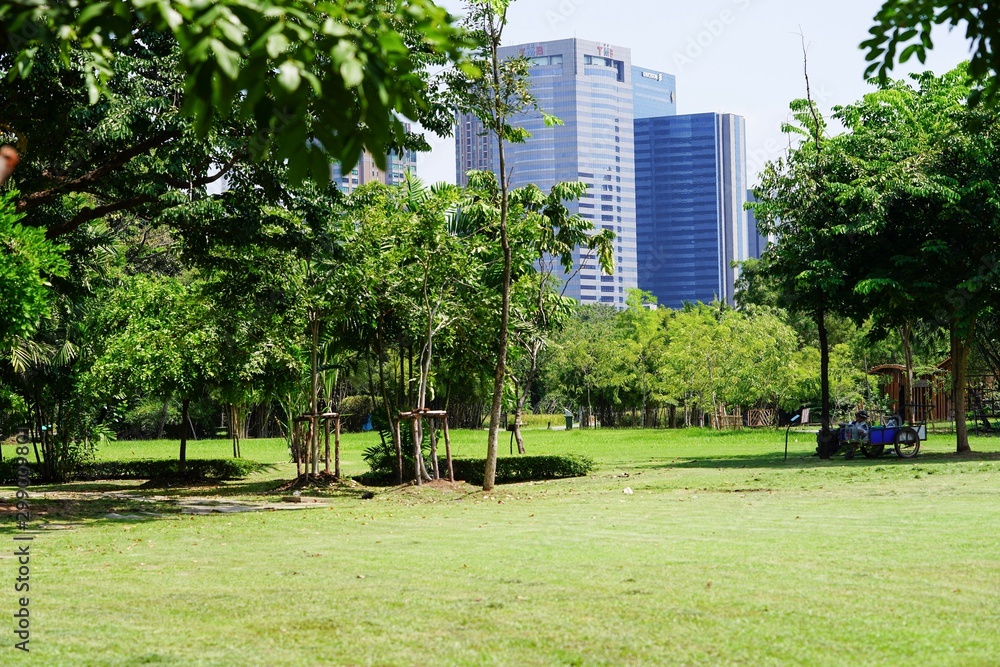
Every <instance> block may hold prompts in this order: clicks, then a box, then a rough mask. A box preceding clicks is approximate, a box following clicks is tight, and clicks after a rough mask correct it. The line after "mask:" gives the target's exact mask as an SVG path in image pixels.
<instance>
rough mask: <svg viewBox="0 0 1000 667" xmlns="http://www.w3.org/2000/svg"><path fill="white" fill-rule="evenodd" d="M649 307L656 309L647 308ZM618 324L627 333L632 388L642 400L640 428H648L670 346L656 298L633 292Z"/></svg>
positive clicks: (640, 404)
mask: <svg viewBox="0 0 1000 667" xmlns="http://www.w3.org/2000/svg"><path fill="white" fill-rule="evenodd" d="M648 304H650V305H652V306H653V308H652V309H650V308H647V305H648ZM618 320H619V326H621V327H622V329H623V330H624V331H625V335H626V350H627V353H628V356H629V360H630V361H631V366H632V384H633V387H634V388H635V393H636V394H638V397H639V405H638V407H639V414H640V424H641V426H642V427H643V428H645V427H646V420H647V416H648V415H647V413H648V406H649V403H650V401H651V399H652V398H653V396H654V395H656V394H657V393H659V390H660V389H661V386H662V381H663V378H662V373H661V370H662V366H663V363H662V362H663V355H664V354H665V353H666V347H667V342H668V338H667V327H666V322H665V320H664V317H663V315H662V314H661V312H660V310H659V309H658V308H657V307H656V297H654V296H653V295H652V294H650V293H648V292H642V291H640V290H629V295H628V309H627V310H625V311H623V312H622V313H621V315H619V318H618Z"/></svg>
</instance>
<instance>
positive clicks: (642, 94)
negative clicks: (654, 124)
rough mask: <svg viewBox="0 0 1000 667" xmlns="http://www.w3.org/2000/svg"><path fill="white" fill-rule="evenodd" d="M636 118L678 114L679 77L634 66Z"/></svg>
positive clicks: (633, 88)
mask: <svg viewBox="0 0 1000 667" xmlns="http://www.w3.org/2000/svg"><path fill="white" fill-rule="evenodd" d="M632 99H633V106H634V109H635V114H634V116H635V118H656V117H659V116H676V115H677V77H675V76H674V75H673V74H667V73H666V72H657V71H656V70H652V69H647V68H645V67H635V66H633V67H632Z"/></svg>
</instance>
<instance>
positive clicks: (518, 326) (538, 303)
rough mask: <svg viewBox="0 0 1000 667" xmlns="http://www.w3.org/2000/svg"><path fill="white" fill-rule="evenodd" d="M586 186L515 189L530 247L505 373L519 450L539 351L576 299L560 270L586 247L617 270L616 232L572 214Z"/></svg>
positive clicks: (522, 238)
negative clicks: (510, 387)
mask: <svg viewBox="0 0 1000 667" xmlns="http://www.w3.org/2000/svg"><path fill="white" fill-rule="evenodd" d="M586 188H587V186H586V184H584V183H557V184H556V185H554V186H553V187H552V188H551V190H550V191H549V192H548V194H545V193H543V192H542V191H541V190H540V189H539V188H538V187H536V186H534V185H528V186H525V187H523V188H518V189H517V190H515V191H514V192H513V193H511V200H512V202H513V203H514V211H516V212H517V215H518V218H517V220H516V221H515V222H514V224H513V234H512V236H513V238H514V239H515V243H516V245H517V247H518V248H520V249H521V252H519V253H518V254H519V255H523V254H524V251H525V249H528V250H530V251H532V254H531V255H526V256H519V257H518V262H517V266H518V271H517V274H518V275H515V276H512V278H513V279H514V280H515V281H516V282H515V283H514V287H513V298H512V310H511V319H512V324H511V337H512V340H513V342H514V349H512V352H513V353H514V355H513V356H514V359H513V362H514V363H512V364H509V366H510V367H509V368H508V371H507V372H508V375H509V377H510V379H511V381H512V382H513V385H514V387H513V389H514V425H513V428H514V431H513V432H514V438H515V439H516V440H517V448H518V451H519V452H520V453H521V454H523V453H524V451H525V450H524V438H523V437H522V435H521V416H522V414H523V411H524V406H525V403H526V402H527V401H528V400H529V399H530V397H531V392H532V389H533V388H534V385H535V382H536V380H537V379H538V370H539V368H538V363H539V355H540V354H541V352H542V350H543V349H544V348H545V346H546V345H547V344H548V339H549V337H550V335H551V333H552V332H553V331H556V330H558V329H559V327H561V326H562V324H563V322H564V321H565V319H566V316H567V315H568V314H569V313H570V312H572V308H573V305H574V303H575V302H574V300H573V299H570V298H568V297H566V296H565V288H566V285H567V284H568V281H564V280H562V277H561V276H560V275H557V271H559V272H560V273H561V274H571V272H572V271H573V264H574V260H575V258H574V253H575V252H576V251H577V249H578V248H586V249H587V251H588V255H590V256H591V257H592V258H593V261H595V262H596V263H597V264H598V265H599V266H600V268H601V270H602V271H603V272H604V273H606V274H608V275H611V274H612V273H613V271H614V256H613V247H612V244H613V242H614V239H615V235H614V232H612V231H610V230H601V231H600V232H596V231H595V230H594V225H593V223H591V222H589V221H587V220H585V219H584V218H583V217H581V216H579V215H571V214H570V212H569V209H568V208H567V207H566V202H569V201H575V200H577V199H579V198H580V197H582V196H583V195H584V194H585V193H586ZM578 270H579V269H578ZM519 353H520V354H519ZM518 357H520V359H519V358H518ZM519 362H523V363H519Z"/></svg>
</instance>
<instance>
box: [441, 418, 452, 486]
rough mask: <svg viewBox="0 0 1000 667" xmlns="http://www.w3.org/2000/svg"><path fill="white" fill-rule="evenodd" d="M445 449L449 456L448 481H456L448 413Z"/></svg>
mask: <svg viewBox="0 0 1000 667" xmlns="http://www.w3.org/2000/svg"><path fill="white" fill-rule="evenodd" d="M444 451H445V455H446V456H447V457H448V481H449V482H454V481H455V468H454V466H452V464H451V436H449V435H448V415H445V416H444Z"/></svg>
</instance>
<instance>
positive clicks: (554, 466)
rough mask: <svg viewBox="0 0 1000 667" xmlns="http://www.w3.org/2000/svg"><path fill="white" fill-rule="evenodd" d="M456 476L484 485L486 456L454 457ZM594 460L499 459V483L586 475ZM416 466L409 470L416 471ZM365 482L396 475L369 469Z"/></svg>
mask: <svg viewBox="0 0 1000 667" xmlns="http://www.w3.org/2000/svg"><path fill="white" fill-rule="evenodd" d="M438 465H439V467H440V470H441V474H442V475H447V474H448V473H447V471H448V462H447V461H446V460H445V459H440V460H439V461H438ZM452 466H453V468H454V469H455V479H456V480H458V481H462V482H468V483H469V484H474V485H477V486H478V485H480V484H482V483H483V475H484V472H485V471H486V459H452ZM595 467H596V466H595V464H594V460H593V459H591V458H590V457H587V456H581V455H579V454H569V455H565V456H516V457H504V458H500V459H497V476H496V483H497V484H518V483H521V482H537V481H543V480H546V479H562V478H566V477H585V476H587V475H589V474H590V473H591V472H593V471H594V469H595ZM412 472H413V471H412V470H411V471H409V474H412ZM355 479H356V480H357V481H359V482H361V483H362V484H368V485H372V486H385V485H393V484H395V483H396V478H395V475H376V474H375V473H371V472H368V473H365V474H364V475H360V476H359V477H356V478H355Z"/></svg>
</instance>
